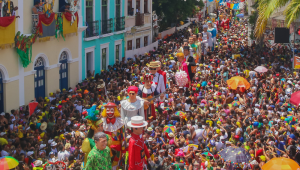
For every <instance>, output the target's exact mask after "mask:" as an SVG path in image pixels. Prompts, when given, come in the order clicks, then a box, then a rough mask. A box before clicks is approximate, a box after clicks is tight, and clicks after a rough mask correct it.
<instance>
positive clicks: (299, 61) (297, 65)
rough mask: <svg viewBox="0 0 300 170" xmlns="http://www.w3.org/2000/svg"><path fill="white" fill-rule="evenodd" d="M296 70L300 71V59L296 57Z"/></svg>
mask: <svg viewBox="0 0 300 170" xmlns="http://www.w3.org/2000/svg"><path fill="white" fill-rule="evenodd" d="M294 69H300V57H298V56H294Z"/></svg>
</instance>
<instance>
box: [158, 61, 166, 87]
mask: <svg viewBox="0 0 300 170" xmlns="http://www.w3.org/2000/svg"><path fill="white" fill-rule="evenodd" d="M156 62H157V63H158V65H159V67H157V72H158V74H160V75H162V76H163V77H164V84H165V87H166V85H167V74H166V72H164V71H162V70H161V62H160V61H156ZM166 88H167V87H166Z"/></svg>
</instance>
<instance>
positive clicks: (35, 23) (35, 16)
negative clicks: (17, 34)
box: [31, 14, 39, 34]
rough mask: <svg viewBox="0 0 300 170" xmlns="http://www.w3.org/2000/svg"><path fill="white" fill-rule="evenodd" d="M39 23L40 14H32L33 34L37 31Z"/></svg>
mask: <svg viewBox="0 0 300 170" xmlns="http://www.w3.org/2000/svg"><path fill="white" fill-rule="evenodd" d="M38 24H39V14H32V30H31V33H32V34H35V33H36V31H37V26H38Z"/></svg>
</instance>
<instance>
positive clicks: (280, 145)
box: [275, 140, 285, 155]
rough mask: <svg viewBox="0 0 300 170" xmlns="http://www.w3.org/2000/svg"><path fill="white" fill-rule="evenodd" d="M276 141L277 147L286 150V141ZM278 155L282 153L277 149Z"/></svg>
mask: <svg viewBox="0 0 300 170" xmlns="http://www.w3.org/2000/svg"><path fill="white" fill-rule="evenodd" d="M275 142H276V147H277V148H278V149H280V150H282V151H284V145H285V142H284V141H280V142H278V140H276V141H275ZM277 155H280V151H277Z"/></svg>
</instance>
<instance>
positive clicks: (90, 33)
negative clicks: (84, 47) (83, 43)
mask: <svg viewBox="0 0 300 170" xmlns="http://www.w3.org/2000/svg"><path fill="white" fill-rule="evenodd" d="M86 26H87V29H86V30H85V34H84V36H85V38H89V37H95V36H98V35H99V21H92V22H86Z"/></svg>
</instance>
